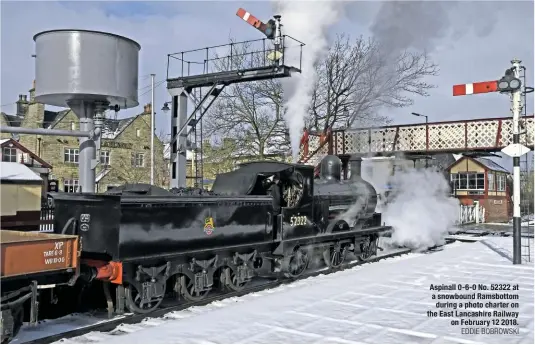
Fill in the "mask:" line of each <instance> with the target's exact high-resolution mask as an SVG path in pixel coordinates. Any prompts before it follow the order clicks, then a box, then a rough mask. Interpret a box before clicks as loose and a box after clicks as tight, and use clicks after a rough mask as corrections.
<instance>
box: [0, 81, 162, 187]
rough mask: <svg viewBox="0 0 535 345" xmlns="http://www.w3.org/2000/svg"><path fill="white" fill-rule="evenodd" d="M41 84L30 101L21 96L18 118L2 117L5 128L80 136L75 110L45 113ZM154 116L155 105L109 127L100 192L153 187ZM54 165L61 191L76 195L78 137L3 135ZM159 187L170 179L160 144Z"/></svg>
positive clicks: (103, 146) (98, 174) (103, 149)
mask: <svg viewBox="0 0 535 345" xmlns="http://www.w3.org/2000/svg"><path fill="white" fill-rule="evenodd" d="M34 95H35V84H34V88H32V89H31V90H30V95H29V99H28V97H27V96H26V95H20V96H19V100H18V101H17V113H16V114H15V115H9V114H5V113H1V116H0V124H1V125H2V126H20V127H27V128H48V129H64V130H79V121H78V117H77V116H76V115H75V114H74V113H73V112H72V111H71V110H62V111H59V112H55V111H49V110H45V106H44V105H43V104H40V103H37V102H35V99H34ZM150 113H151V105H150V104H147V105H145V107H144V111H143V112H142V113H141V114H139V115H136V116H133V117H129V118H123V119H114V118H109V116H108V117H107V118H106V119H105V121H104V128H103V133H102V141H101V150H100V152H99V153H97V154H98V157H97V159H98V160H99V164H98V165H97V171H96V179H95V180H96V181H95V182H96V183H97V192H103V191H106V190H107V189H108V188H110V187H114V186H117V185H121V184H124V183H150ZM11 137H13V138H14V139H15V140H17V141H18V142H20V143H21V144H22V145H23V146H25V147H27V148H28V149H29V150H31V151H32V152H34V153H35V154H36V155H37V156H39V157H41V158H42V159H43V160H44V161H46V162H48V163H50V165H52V171H51V174H50V176H49V178H50V179H57V180H58V183H59V190H60V191H65V192H74V191H76V190H77V187H78V185H79V180H78V155H79V139H78V138H76V137H65V136H49V135H34V134H19V135H12V134H8V133H2V137H1V138H11ZM154 143H155V149H154V152H155V157H154V161H155V169H154V179H155V184H156V185H159V186H164V187H167V186H168V185H169V183H168V180H169V174H168V172H167V171H168V170H167V166H166V164H165V163H164V159H163V143H162V142H161V141H160V139H159V138H157V137H156V138H155V140H154Z"/></svg>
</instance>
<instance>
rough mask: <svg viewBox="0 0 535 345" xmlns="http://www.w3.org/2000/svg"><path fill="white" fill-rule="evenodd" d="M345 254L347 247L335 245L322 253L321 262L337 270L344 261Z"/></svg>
mask: <svg viewBox="0 0 535 345" xmlns="http://www.w3.org/2000/svg"><path fill="white" fill-rule="evenodd" d="M346 254H347V247H346V246H344V247H342V246H341V245H340V244H339V243H336V244H335V245H332V246H329V247H328V248H327V249H325V250H324V251H323V261H325V264H326V265H327V267H329V268H338V267H340V266H341V265H342V263H343V262H344V261H345V259H346Z"/></svg>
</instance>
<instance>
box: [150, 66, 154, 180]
mask: <svg viewBox="0 0 535 345" xmlns="http://www.w3.org/2000/svg"><path fill="white" fill-rule="evenodd" d="M154 76H155V74H151V75H150V78H151V85H152V95H151V98H152V99H151V104H150V184H151V185H154V130H155V128H154Z"/></svg>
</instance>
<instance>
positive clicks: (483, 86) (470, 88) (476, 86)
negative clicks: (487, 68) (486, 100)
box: [453, 80, 498, 96]
mask: <svg viewBox="0 0 535 345" xmlns="http://www.w3.org/2000/svg"><path fill="white" fill-rule="evenodd" d="M497 91H498V81H497V80H493V81H483V82H479V83H470V84H459V85H453V95H454V96H467V95H475V94H478V93H488V92H497Z"/></svg>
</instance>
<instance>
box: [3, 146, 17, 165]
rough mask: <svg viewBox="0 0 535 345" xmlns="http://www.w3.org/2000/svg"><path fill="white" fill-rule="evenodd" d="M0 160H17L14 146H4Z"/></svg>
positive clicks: (14, 161)
mask: <svg viewBox="0 0 535 345" xmlns="http://www.w3.org/2000/svg"><path fill="white" fill-rule="evenodd" d="M2 162H13V163H16V162H17V149H16V148H14V147H4V150H3V152H2Z"/></svg>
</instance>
